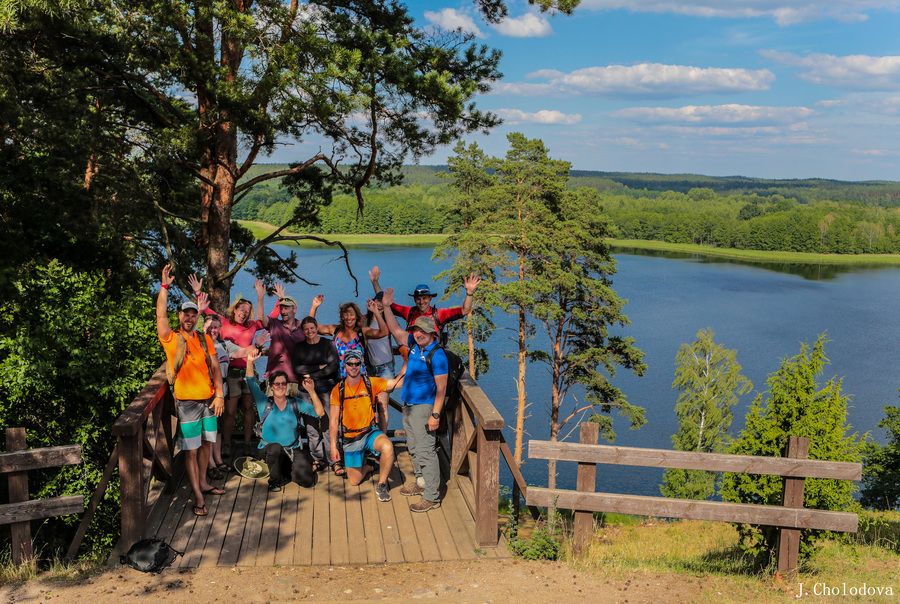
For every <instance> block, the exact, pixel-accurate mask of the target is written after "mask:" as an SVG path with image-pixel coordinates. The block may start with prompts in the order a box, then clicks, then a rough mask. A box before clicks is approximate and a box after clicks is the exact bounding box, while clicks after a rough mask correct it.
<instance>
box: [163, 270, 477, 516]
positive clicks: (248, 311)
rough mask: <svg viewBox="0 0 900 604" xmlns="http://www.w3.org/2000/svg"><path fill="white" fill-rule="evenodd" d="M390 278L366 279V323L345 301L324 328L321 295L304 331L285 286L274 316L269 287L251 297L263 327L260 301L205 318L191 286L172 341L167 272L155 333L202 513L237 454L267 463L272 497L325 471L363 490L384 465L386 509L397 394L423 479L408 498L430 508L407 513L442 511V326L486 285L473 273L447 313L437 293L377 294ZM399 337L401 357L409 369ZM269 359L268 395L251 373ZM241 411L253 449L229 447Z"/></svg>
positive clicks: (421, 289)
mask: <svg viewBox="0 0 900 604" xmlns="http://www.w3.org/2000/svg"><path fill="white" fill-rule="evenodd" d="M380 276H381V275H380V271H379V269H378V267H377V266H376V267H373V268H372V270H371V271H369V277H370V279H371V282H372V287H373V289H374V296H373V298H372V299H370V300H367V302H366V305H365V306H366V310H367V313H366V314H365V315H363V313H362V311H361V310H360V308H359V306H357V304H356V303H354V302H346V303H344V304H341V305H340V307H339V309H338V317H339V322H338V323H335V324H325V323H319V321H318V320H317V319H316V313H317V311H318V309H319V308H320V307H321V306H322V304H323V302H324V296H323V295H321V294H320V295H317V296H315V297H314V298H313V299H312V302H311V305H310V309H309V314H308V315H307V316H306V317H305V318H303V319H302V320H298V319H297V301H296V300H295V299H294V298H293V297H291V296H289V295H288V294H287V292H286V291H285V289H284V287H283V286H282V285H280V284H277V285H276V286H275V288H274V289H275V295H276V297H277V302H276V304H275V306H274V308H273V309H272V310H271V312H270V313H268V314H266V313H265V309H264V298H265V295H266V289H265V286H264V285H263V283H262V282H261V281H257V282H256V285H255V289H256V294H257V302H256V315H255V317H253V315H254V306H253V303H252V302H251V301H250V300H247V299H244V298H243V297H239V298H238V299H237V300H235V301H234V303H233V304H232V305H231V306H230V307H229V308H228V310H227V311H226V312H225V313H224V314H219V313H217V312H216V311H215V310H213V309H211V308H210V307H209V297H208V295H207V294H206V293H205V292H203V281H202V279H198V278H197V277H196V276H195V275H192V276H190V277H189V278H188V284H189V285H190V287H191V289H192V293H193V301H192V300H188V301H185V302H184V303H182V304H181V305H180V306H179V308H178V322H179V324H178V326H177V328H176V329H173V328H172V327H171V326H170V323H169V318H168V290H169V287H170V286H171V284H172V283H173V282H174V276H173V275H172V271H171V267H169V266H166V267H165V268H163V271H162V277H161V288H160V292H159V296H158V297H157V301H156V320H157V333H158V336H159V340H160V342H161V343H162V346H163V349H164V350H165V353H166V368H167V377H168V379H169V383H170V384H171V387H172V389H173V393H174V397H175V401H176V409H177V412H178V446H179V448H180V449H181V450H182V451H184V453H185V464H186V471H187V476H188V479H189V482H190V485H191V489H192V491H193V496H194V502H193V503H194V505H193V512H194V514H196V515H198V516H204V515H206V514H207V508H206V496H208V495H222V494H224V492H225V491H224V490H223V489H222V488H220V487H217V486H215V485H214V484H212V482H211V481H212V480H216V479H221V478H223V477H224V476H225V474H227V472H228V471H229V469H230V467H231V466H230V465H229V464H228V463H227V462H228V461H230V459H231V457H232V456H237V453H238V449H239V448H241V449H242V450H243V453H244V454H251V455H255V456H258V457H261V458H264V459H265V461H266V464H267V466H268V468H269V489H270V490H272V491H278V490H281V488H282V487H283V485H284V484H286V483H287V482H288V481H294V482H296V483H298V484H299V485H300V486H302V487H311V486H313V485H314V484H315V483H316V477H317V474H318V473H319V472H322V471H326V470H328V469H329V468H330V469H331V471H333V472H334V473H335V474H336V475H339V476H346V477H347V479H348V480H350V482H351V484H353V485H358V484H360V483H361V482H362V481H364V480H366V478H367V477H368V476H369V475H370V474H372V473H374V472H375V471H376V467H375V466H377V483H376V487H375V493H376V496H377V497H378V499H379V501H382V502H386V501H390V500H391V487H390V484H389V481H388V478H389V475H390V472H391V468H392V466H393V464H394V446H393V442H392V441H391V440H390V438H388V435H387V427H388V409H389V405H388V401H389V397H390V395H391V393H392V392H394V391H395V390H396V389H398V388H399V389H400V394H399V397H398V398H399V400H400V402H401V404H402V409H403V427H404V430H405V432H406V443H407V448H408V450H409V453H410V455H411V457H412V460H413V468H414V473H415V477H414V478H415V480H413V481H411V482H409V483H408V484H405V485H403V486H402V488H400V491H399V492H400V494H401V495H404V496H409V497H413V496H421V497H420V499H419V500H418V501H416V502H414V503H412V504H411V505H410V509H411V510H412V511H414V512H427V511H428V510H431V509H434V508H437V507H439V506H440V501H441V489H442V484H441V469H440V468H441V466H440V459H439V454H438V447H439V444H438V443H439V439H438V437H437V430H438V427H439V425H440V421H441V415H442V411H443V408H444V399H445V396H446V393H447V377H448V357H447V355H446V353H445V352H444V350H443V347H442V341H441V335H442V333H443V329H442V328H443V327H444V326H445V325H446V324H447V323H448V322H450V321H453V320H456V319H459V318H461V317H464V316H465V315H466V314H468V313H469V312H471V309H472V295H473V294H474V292H475V289H476V288H477V287H478V284H479V282H480V279H479V277H478V276H477V275H470V276H469V277H468V278H467V279H466V280H465V282H464V286H465V290H466V298H465V301H464V303H463V305H462V306H461V307H454V308H441V309H437V308H435V307H434V306H433V305H432V300H433V298H434V296H435V294H434V293H433V292H432V291H431V289H430V287H429V286H428V285H427V284H421V285H418V286H416V288H415V289H414V291H413V292H411V293H410V294H409V295H410V296H411V297H412V298H413V301H414V305H413V306H404V305H401V304H398V303H397V301H396V300H395V299H394V291H393V289H391V288H388V289H386V290H383V289H382V288H381V284H380V282H379V279H380ZM201 317H202V318H203V320H204V328H203V331H202V332H201V331H199V330H198V324H199V322H200V320H201ZM398 317H399V318H402V319H404V320H405V321H406V326H405V327H401V325H400V324H399V322H398ZM392 338H393V339H394V340H395V341H396V343H397V345H398V346H397V348H398V351H399V354H400V357H401V359H402V364H401V367H400V369H399V370H397V367H396V363H395V353H394V350H395V349H394V346H393V343H392ZM264 355H265V356H266V357H267V359H266V369H265V372H264V373H263V375H262V377H263V378H264V384H263V383H262V382H261V381H260V380H259V379H258V377H257V375H256V366H255V365H256V362H257V360H258V359H260V358H261V357H262V356H264ZM239 403H240V406H241V408H242V409H243V441H242V443H232V442H231V440H232V433H233V431H234V426H235V423H236V418H237V411H238V406H239ZM220 417H221V418H222V421H221V423H220V422H219V421H218V418H220ZM254 434H255V435H256V437H257V438H258V442H257V443H256V444H255V447H254V444H253V436H254Z"/></svg>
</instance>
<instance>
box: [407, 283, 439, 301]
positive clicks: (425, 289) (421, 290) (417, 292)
mask: <svg viewBox="0 0 900 604" xmlns="http://www.w3.org/2000/svg"><path fill="white" fill-rule="evenodd" d="M436 295H437V292H433V291H431V288H430V287H429V286H428V284H427V283H419V284H418V285H417V286H416V289H414V290H413V291H412V293H411V294H410V296H412V297H413V298H415V297H416V296H431V297H434V296H436Z"/></svg>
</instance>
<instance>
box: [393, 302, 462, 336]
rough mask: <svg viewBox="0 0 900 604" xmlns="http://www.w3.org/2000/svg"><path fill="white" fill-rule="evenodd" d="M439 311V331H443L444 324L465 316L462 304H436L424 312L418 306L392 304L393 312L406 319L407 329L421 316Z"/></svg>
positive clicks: (432, 314) (437, 325)
mask: <svg viewBox="0 0 900 604" xmlns="http://www.w3.org/2000/svg"><path fill="white" fill-rule="evenodd" d="M435 311H437V324H436V327H437V330H438V333H440V332H441V329H442V328H443V327H444V324H446V323H449V322H450V321H456V320H457V319H461V318H462V317H463V311H462V306H454V307H451V308H437V309H436V308H435V307H434V306H429V307H428V310H427V311H426V312H424V313H423V312H422V311H420V310H419V307H418V306H403V305H402V304H396V303H394V304H391V312H393V313H394V314H395V315H398V316H401V317H403V318H404V319H406V329H409V326H410V325H412V323H414V322H415V320H416V319H418V318H419V317H433V316H434V314H435Z"/></svg>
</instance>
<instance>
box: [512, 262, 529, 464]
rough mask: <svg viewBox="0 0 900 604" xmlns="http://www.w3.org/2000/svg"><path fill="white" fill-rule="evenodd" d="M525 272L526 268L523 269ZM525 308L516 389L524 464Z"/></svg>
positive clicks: (518, 450)
mask: <svg viewBox="0 0 900 604" xmlns="http://www.w3.org/2000/svg"><path fill="white" fill-rule="evenodd" d="M522 272H523V273H524V270H523V271H522ZM525 320H526V317H525V308H523V307H521V306H520V307H519V376H518V379H517V380H516V389H517V391H518V395H519V400H518V406H517V407H516V448H515V456H514V457H515V462H516V465H518V466H521V465H522V441H523V439H524V436H525V352H526V349H525V333H526V322H525Z"/></svg>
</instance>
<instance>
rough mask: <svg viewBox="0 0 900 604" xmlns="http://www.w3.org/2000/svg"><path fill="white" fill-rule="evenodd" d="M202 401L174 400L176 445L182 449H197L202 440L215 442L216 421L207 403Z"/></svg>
mask: <svg viewBox="0 0 900 604" xmlns="http://www.w3.org/2000/svg"><path fill="white" fill-rule="evenodd" d="M211 402H212V399H206V400H203V401H182V400H176V401H175V406H176V407H177V409H178V447H179V448H180V449H181V450H182V451H191V450H193V449H199V448H200V445H201V444H203V441H206V442H209V443H214V442H216V429H217V427H218V421H217V418H216V414H215V413H213V410H212V407H210V406H209V404H210V403H211Z"/></svg>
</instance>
